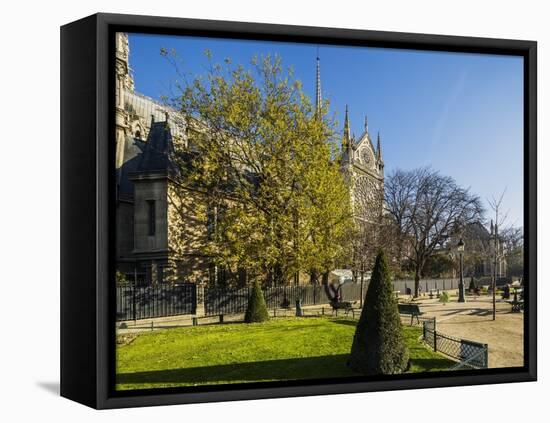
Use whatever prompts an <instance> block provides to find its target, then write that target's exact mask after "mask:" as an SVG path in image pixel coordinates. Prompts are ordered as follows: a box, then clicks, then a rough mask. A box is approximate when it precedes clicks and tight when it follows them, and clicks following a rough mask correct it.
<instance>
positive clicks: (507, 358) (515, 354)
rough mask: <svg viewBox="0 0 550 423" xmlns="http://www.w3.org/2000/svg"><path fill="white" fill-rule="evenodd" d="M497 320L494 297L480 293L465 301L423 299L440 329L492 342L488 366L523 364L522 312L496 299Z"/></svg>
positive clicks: (427, 314)
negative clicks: (513, 309) (517, 311)
mask: <svg viewBox="0 0 550 423" xmlns="http://www.w3.org/2000/svg"><path fill="white" fill-rule="evenodd" d="M497 301H498V302H497V313H496V320H493V316H492V307H493V304H492V300H491V298H487V297H485V298H484V297H480V298H478V299H476V300H473V299H472V300H469V301H467V302H466V303H458V302H456V297H451V299H450V302H449V303H447V304H445V305H444V304H441V303H439V302H438V301H437V300H420V301H419V303H420V308H421V311H423V312H424V313H425V316H426V317H436V318H437V330H438V331H440V332H442V333H445V334H448V335H452V336H456V337H459V338H464V339H469V340H471V341H477V342H482V343H484V344H488V345H489V367H491V368H495V367H517V366H523V313H512V312H511V307H510V305H509V304H508V303H506V302H504V301H499V300H497Z"/></svg>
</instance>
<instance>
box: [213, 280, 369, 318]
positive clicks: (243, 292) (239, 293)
mask: <svg viewBox="0 0 550 423" xmlns="http://www.w3.org/2000/svg"><path fill="white" fill-rule="evenodd" d="M344 286H345V285H344ZM251 290H252V288H241V289H217V288H206V289H205V290H204V310H205V314H206V315H207V316H212V315H217V314H231V313H244V312H245V311H246V307H247V305H248V298H249V297H250V293H251ZM355 291H356V290H350V289H346V291H345V293H342V294H341V295H342V297H344V298H346V301H354V300H359V297H358V296H357V295H355ZM263 293H264V298H265V302H266V305H267V307H268V308H269V309H274V308H286V307H294V306H295V303H296V300H297V299H299V300H300V302H301V304H302V305H316V304H327V303H328V302H329V301H330V300H329V298H328V296H327V293H326V291H325V288H324V287H323V286H320V285H299V286H280V287H272V288H264V289H263Z"/></svg>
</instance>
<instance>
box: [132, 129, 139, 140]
mask: <svg viewBox="0 0 550 423" xmlns="http://www.w3.org/2000/svg"><path fill="white" fill-rule="evenodd" d="M134 138H137V139H138V140H140V139H141V131H140V130H139V129H138V130H137V131H136V135H134Z"/></svg>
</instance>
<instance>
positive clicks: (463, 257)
mask: <svg viewBox="0 0 550 423" xmlns="http://www.w3.org/2000/svg"><path fill="white" fill-rule="evenodd" d="M61 57H62V59H61V70H62V74H61V100H62V106H61V129H62V130H61V155H62V158H61V159H62V160H61V190H62V200H61V223H62V232H61V241H62V246H61V269H62V272H61V393H62V395H63V396H65V397H67V398H70V399H73V400H75V401H78V402H81V403H83V404H86V405H89V406H91V407H95V408H117V407H130V406H145V405H158V404H175V403H190V402H207V401H227V400H239V399H254V398H272V397H285V396H300V395H316V394H331V393H345V392H365V391H376V390H394V389H413V388H426V387H440V386H457V385H467V384H488V383H502V382H521V381H533V380H536V43H535V42H533V41H518V40H500V39H484V38H469V37H450V36H438V35H421V34H404V33H390V32H376V31H358V30H347V29H334V28H313V27H297V26H281V25H267V24H254V23H240V22H219V21H203V20H189V19H176V18H160V17H148V16H130V15H112V14H97V15H93V16H90V17H87V18H84V19H82V20H79V21H76V22H73V23H70V24H67V25H66V26H63V27H62V29H61Z"/></svg>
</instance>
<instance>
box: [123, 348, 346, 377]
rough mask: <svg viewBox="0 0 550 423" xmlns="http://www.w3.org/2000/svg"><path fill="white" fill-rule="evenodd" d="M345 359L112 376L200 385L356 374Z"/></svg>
mask: <svg viewBox="0 0 550 423" xmlns="http://www.w3.org/2000/svg"><path fill="white" fill-rule="evenodd" d="M347 360H348V354H338V355H327V356H322V357H307V358H291V359H285V360H269V361H257V362H251V363H235V364H223V365H217V366H205V367H192V368H185V369H169V370H152V371H145V372H136V373H120V374H117V376H116V382H117V384H122V385H134V384H135V385H148V384H155V385H156V384H160V385H164V384H169V385H172V384H178V385H198V384H200V385H204V384H209V383H210V384H211V383H232V382H233V383H234V382H255V381H265V380H292V379H312V378H327V377H346V376H355V375H356V374H355V373H353V372H352V371H351V370H349V369H348V367H347V365H346V363H347Z"/></svg>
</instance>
